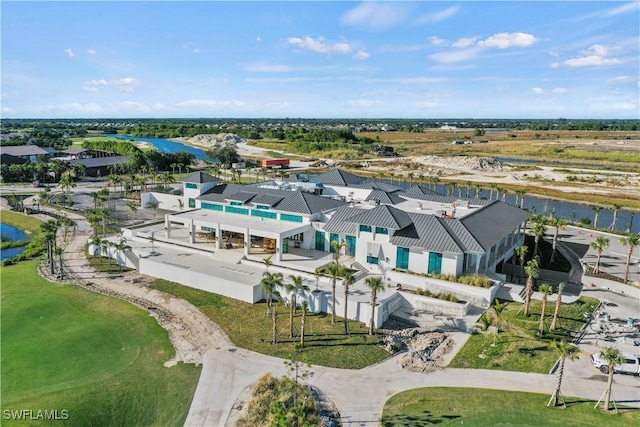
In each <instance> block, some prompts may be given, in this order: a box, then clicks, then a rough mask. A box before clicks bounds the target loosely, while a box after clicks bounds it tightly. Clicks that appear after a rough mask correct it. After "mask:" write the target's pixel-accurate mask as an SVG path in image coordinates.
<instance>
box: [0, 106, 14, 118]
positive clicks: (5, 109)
mask: <svg viewBox="0 0 640 427" xmlns="http://www.w3.org/2000/svg"><path fill="white" fill-rule="evenodd" d="M0 113H2V115H3V116H6V115H8V114H12V113H13V109H12V108H9V107H0Z"/></svg>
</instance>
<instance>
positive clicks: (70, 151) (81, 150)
mask: <svg viewBox="0 0 640 427" xmlns="http://www.w3.org/2000/svg"><path fill="white" fill-rule="evenodd" d="M86 151H89V150H88V149H86V148H68V149H66V150H62V151H60V152H61V153H65V154H80V153H84V152H86Z"/></svg>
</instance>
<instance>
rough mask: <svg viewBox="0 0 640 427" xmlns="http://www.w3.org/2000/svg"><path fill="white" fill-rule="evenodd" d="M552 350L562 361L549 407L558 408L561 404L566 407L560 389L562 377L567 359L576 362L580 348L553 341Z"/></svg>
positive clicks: (563, 341)
mask: <svg viewBox="0 0 640 427" xmlns="http://www.w3.org/2000/svg"><path fill="white" fill-rule="evenodd" d="M551 348H552V349H553V350H555V352H556V354H557V355H558V358H559V359H560V366H559V367H558V382H557V383H556V389H555V391H554V392H553V394H552V395H551V399H549V403H547V406H558V405H559V404H560V402H562V404H563V405H564V406H565V407H566V405H565V403H564V399H563V397H562V392H561V391H560V387H561V386H562V377H563V376H564V362H565V360H566V359H569V360H576V359H577V358H578V346H576V345H575V344H571V343H567V341H565V340H564V339H563V340H562V341H553V342H552V343H551Z"/></svg>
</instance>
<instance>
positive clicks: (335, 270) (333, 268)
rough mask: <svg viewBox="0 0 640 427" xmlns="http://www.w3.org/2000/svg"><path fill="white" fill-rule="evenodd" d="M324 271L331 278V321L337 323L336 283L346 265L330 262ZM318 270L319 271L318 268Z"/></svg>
mask: <svg viewBox="0 0 640 427" xmlns="http://www.w3.org/2000/svg"><path fill="white" fill-rule="evenodd" d="M324 270H325V271H324V272H325V273H326V274H327V275H328V276H329V277H330V278H331V323H336V283H337V281H338V278H340V277H342V274H343V270H344V267H343V266H342V265H340V264H336V263H333V264H329V265H328V266H326V267H325V268H324ZM316 271H319V270H318V269H316Z"/></svg>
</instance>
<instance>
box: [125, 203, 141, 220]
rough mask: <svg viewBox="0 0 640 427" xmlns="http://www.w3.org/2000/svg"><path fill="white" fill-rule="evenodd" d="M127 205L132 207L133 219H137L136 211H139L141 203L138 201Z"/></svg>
mask: <svg viewBox="0 0 640 427" xmlns="http://www.w3.org/2000/svg"><path fill="white" fill-rule="evenodd" d="M127 206H128V207H129V209H131V213H132V214H133V221H135V220H136V212H137V211H138V208H139V207H140V205H139V204H138V203H137V202H129V203H127Z"/></svg>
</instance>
